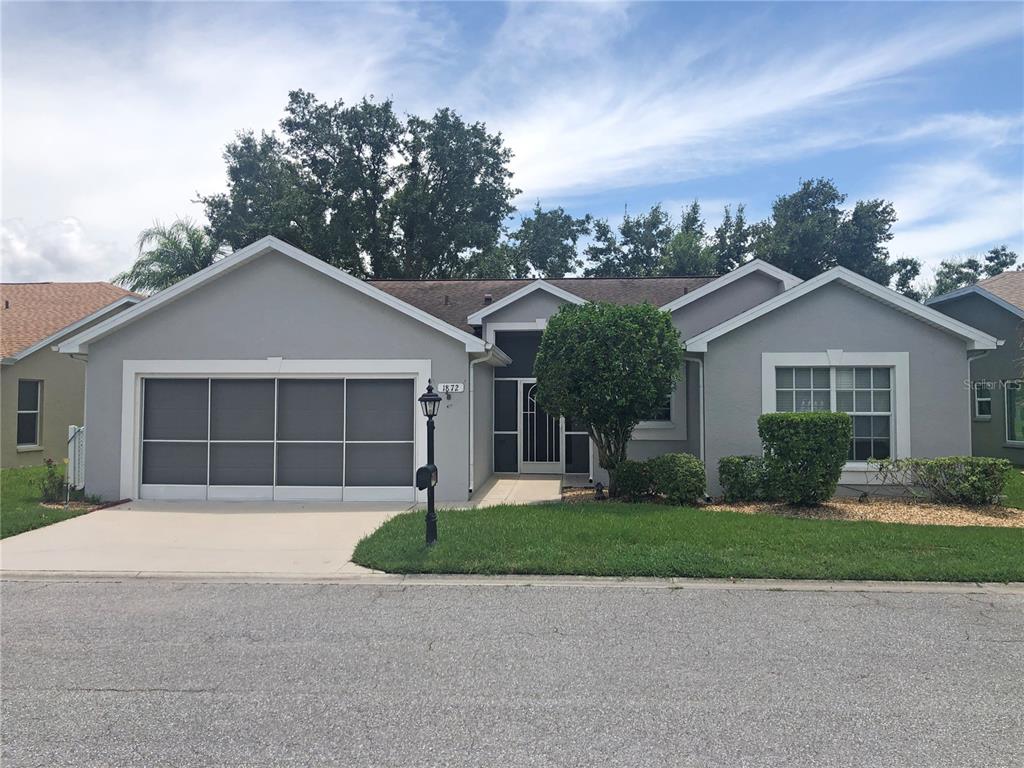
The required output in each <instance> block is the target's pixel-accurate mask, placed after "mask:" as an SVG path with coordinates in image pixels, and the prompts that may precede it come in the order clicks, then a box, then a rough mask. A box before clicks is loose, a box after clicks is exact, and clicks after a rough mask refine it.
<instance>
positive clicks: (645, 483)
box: [615, 459, 651, 500]
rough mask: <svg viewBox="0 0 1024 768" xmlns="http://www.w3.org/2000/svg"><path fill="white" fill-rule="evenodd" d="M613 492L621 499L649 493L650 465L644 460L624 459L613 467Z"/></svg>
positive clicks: (639, 496)
mask: <svg viewBox="0 0 1024 768" xmlns="http://www.w3.org/2000/svg"><path fill="white" fill-rule="evenodd" d="M615 493H616V495H617V496H618V497H620V498H623V499H631V500H632V499H641V498H643V497H644V496H650V495H651V467H650V465H648V464H647V462H644V461H633V460H632V459H626V460H625V461H622V462H619V466H618V467H616V468H615Z"/></svg>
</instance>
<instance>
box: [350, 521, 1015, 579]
mask: <svg viewBox="0 0 1024 768" xmlns="http://www.w3.org/2000/svg"><path fill="white" fill-rule="evenodd" d="M352 559H353V560H354V561H355V562H357V563H359V564H360V565H364V566H367V567H369V568H377V569H380V570H384V571H391V572H396V573H482V574H498V573H518V574H583V575H593V576H701V577H743V578H794V579H906V580H920V581H1024V529H1021V528H982V527H970V528H962V527H961V528H957V527H950V526H915V525H897V524H892V523H873V522H847V521H833V520H812V519H803V518H788V517H773V516H770V515H747V514H741V513H737V512H712V511H708V510H703V509H690V508H680V507H668V506H662V505H654V504H652V505H637V504H617V503H611V502H606V503H591V504H571V505H570V504H548V505H541V506H523V507H492V508H489V509H473V510H458V511H442V512H440V513H439V541H438V543H437V544H436V545H435V546H434V547H433V548H432V549H430V550H428V549H427V548H426V547H425V546H424V543H423V513H422V512H410V513H406V514H404V515H399V516H397V517H395V518H393V519H391V520H389V521H388V522H387V523H385V524H384V525H383V526H382V527H381V528H380V529H378V530H377V531H376V532H374V533H373V534H372V535H370V536H369V537H367V538H365V539H363V540H362V541H361V542H359V544H358V546H357V547H356V550H355V554H354V556H353V558H352Z"/></svg>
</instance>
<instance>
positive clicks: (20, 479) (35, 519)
mask: <svg viewBox="0 0 1024 768" xmlns="http://www.w3.org/2000/svg"><path fill="white" fill-rule="evenodd" d="M45 474H46V467H25V468H22V469H0V539H2V538H6V537H7V536H13V535H14V534H16V533H22V532H24V531H31V530H32V529H33V528H42V527H43V526H44V525H50V523H59V522H60V521H61V520H67V519H68V518H69V517H75V516H76V515H80V514H82V510H80V509H70V510H68V511H66V512H65V511H64V510H63V509H47V508H46V507H43V506H41V505H40V504H39V481H40V480H41V479H42V478H43V475H45Z"/></svg>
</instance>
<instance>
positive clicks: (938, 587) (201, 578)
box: [0, 571, 1024, 595]
mask: <svg viewBox="0 0 1024 768" xmlns="http://www.w3.org/2000/svg"><path fill="white" fill-rule="evenodd" d="M0 581H11V582H15V581H33V582H110V583H120V582H129V581H167V582H179V583H197V584H327V585H337V586H401V587H591V588H593V587H604V588H620V589H621V588H627V589H672V590H726V591H728V590H734V591H761V592H765V591H767V592H895V593H900V592H902V593H906V592H913V593H934V594H989V595H991V594H1003V595H1024V582H1010V583H1005V584H1003V583H994V582H985V583H978V582H947V581H935V582H931V581H814V580H799V579H690V578H651V577H614V576H526V575H514V576H475V575H459V574H450V575H449V574H446V575H432V574H409V575H405V574H392V573H373V572H370V573H365V574H363V573H352V574H346V573H335V574H274V573H181V572H155V571H0Z"/></svg>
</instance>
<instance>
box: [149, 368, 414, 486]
mask: <svg viewBox="0 0 1024 768" xmlns="http://www.w3.org/2000/svg"><path fill="white" fill-rule="evenodd" d="M138 394H139V399H140V401H141V402H140V407H139V411H140V415H141V422H142V423H141V427H142V428H141V445H140V446H139V451H140V452H139V456H140V465H141V466H140V469H141V473H140V474H141V483H140V488H139V491H140V496H141V497H142V498H144V499H210V500H256V499H265V500H289V501H292V500H319V501H412V500H414V498H415V495H414V494H415V492H414V489H413V487H412V483H413V474H414V471H413V470H414V462H415V455H416V450H415V449H416V443H415V436H416V424H415V413H416V411H415V407H416V390H415V380H414V379H412V378H404V377H375V376H355V377H353V376H345V377H336V378H331V377H315V378H314V377H257V376H241V375H240V376H217V377H214V376H209V377H203V376H188V377H177V376H146V377H142V378H141V379H140V387H139V390H138Z"/></svg>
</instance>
